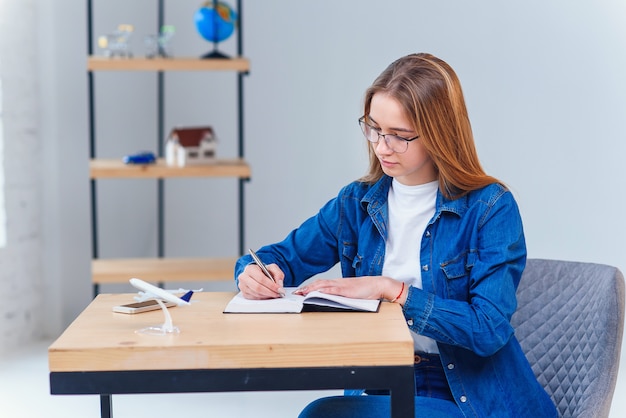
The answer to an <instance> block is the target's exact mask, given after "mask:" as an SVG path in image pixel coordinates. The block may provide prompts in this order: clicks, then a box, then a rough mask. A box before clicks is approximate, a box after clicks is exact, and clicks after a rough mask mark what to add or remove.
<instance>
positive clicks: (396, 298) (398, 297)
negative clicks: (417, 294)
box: [390, 282, 404, 303]
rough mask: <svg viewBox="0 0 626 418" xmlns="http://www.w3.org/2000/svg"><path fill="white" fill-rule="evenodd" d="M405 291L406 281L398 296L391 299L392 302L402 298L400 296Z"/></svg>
mask: <svg viewBox="0 0 626 418" xmlns="http://www.w3.org/2000/svg"><path fill="white" fill-rule="evenodd" d="M403 292H404V282H402V289H400V293H398V296H396V297H395V298H393V299H391V300H390V302H391V303H395V302H396V301H397V300H398V299H400V296H402V293H403Z"/></svg>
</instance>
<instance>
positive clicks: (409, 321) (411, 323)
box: [406, 319, 413, 327]
mask: <svg viewBox="0 0 626 418" xmlns="http://www.w3.org/2000/svg"><path fill="white" fill-rule="evenodd" d="M406 323H407V324H409V326H410V327H411V326H413V320H412V319H409V320H408V321H406Z"/></svg>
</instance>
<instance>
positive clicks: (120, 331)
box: [48, 292, 414, 417]
mask: <svg viewBox="0 0 626 418" xmlns="http://www.w3.org/2000/svg"><path fill="white" fill-rule="evenodd" d="M233 295H234V293H231V292H220V293H218V292H210V293H208V292H207V293H197V294H195V295H194V296H193V299H192V301H193V303H192V305H191V306H186V307H176V308H172V309H170V312H171V315H172V318H173V321H174V325H176V326H178V327H179V328H180V333H179V334H173V335H167V336H152V335H143V334H137V333H136V332H135V331H136V330H138V329H141V328H144V327H147V326H152V325H157V324H160V323H162V322H163V314H162V312H161V311H153V312H147V313H142V314H137V315H126V314H117V313H113V312H112V311H111V308H112V306H114V305H118V304H123V303H129V302H132V296H133V295H130V294H126V295H119V294H118V295H110V294H101V295H98V297H97V298H96V299H94V301H93V302H92V303H91V304H90V305H89V306H88V307H87V308H86V309H85V311H84V312H83V313H82V314H81V315H79V317H78V318H77V319H76V320H75V321H74V322H73V323H72V324H71V325H70V326H69V327H68V329H67V330H66V331H65V332H64V333H63V334H62V335H61V336H60V337H59V338H58V339H57V340H56V341H55V342H54V343H53V344H52V345H51V346H50V347H49V349H48V360H49V367H50V392H51V393H52V394H53V395H71V394H97V395H100V400H101V402H100V404H101V416H102V417H110V416H111V409H112V399H111V397H112V395H113V394H139V393H185V392H187V393H189V392H232V391H257V390H262V391H268V390H313V389H342V388H366V387H367V388H372V389H390V390H391V391H392V396H391V407H392V414H391V415H392V417H407V416H411V417H412V416H413V414H414V412H413V411H414V401H413V394H414V378H413V341H412V339H411V336H410V334H409V331H408V328H407V327H406V324H405V323H404V317H403V315H402V312H401V310H400V307H399V305H397V304H390V303H382V304H381V307H380V311H379V312H378V313H347V312H345V313H326V312H325V313H322V312H320V313H302V314H223V313H222V311H223V309H224V307H225V306H226V304H227V302H228V301H229V300H230V298H232V296H233Z"/></svg>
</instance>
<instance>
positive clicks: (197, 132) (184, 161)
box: [165, 126, 217, 167]
mask: <svg viewBox="0 0 626 418" xmlns="http://www.w3.org/2000/svg"><path fill="white" fill-rule="evenodd" d="M216 146H217V141H216V138H215V135H214V134H213V128H211V127H210V126H201V127H194V128H176V129H173V130H172V131H171V132H170V134H169V136H168V137H167V140H166V142H165V162H166V164H167V165H170V166H178V167H184V166H186V165H194V164H195V165H197V164H207V163H210V162H212V161H214V160H215V153H216Z"/></svg>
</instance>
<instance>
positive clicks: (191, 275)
mask: <svg viewBox="0 0 626 418" xmlns="http://www.w3.org/2000/svg"><path fill="white" fill-rule="evenodd" d="M236 261H237V258H117V259H96V260H92V263H91V270H92V281H93V282H94V283H100V284H102V283H128V280H129V279H130V278H132V277H137V278H140V279H142V280H145V281H148V282H152V283H159V282H168V283H169V282H184V281H201V280H206V281H230V280H233V272H234V267H235V263H236Z"/></svg>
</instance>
